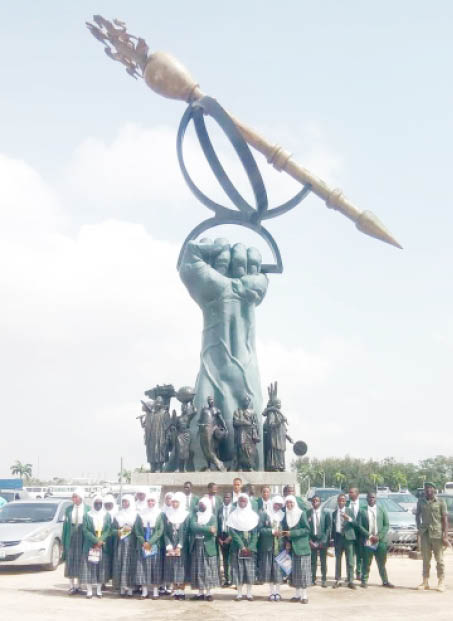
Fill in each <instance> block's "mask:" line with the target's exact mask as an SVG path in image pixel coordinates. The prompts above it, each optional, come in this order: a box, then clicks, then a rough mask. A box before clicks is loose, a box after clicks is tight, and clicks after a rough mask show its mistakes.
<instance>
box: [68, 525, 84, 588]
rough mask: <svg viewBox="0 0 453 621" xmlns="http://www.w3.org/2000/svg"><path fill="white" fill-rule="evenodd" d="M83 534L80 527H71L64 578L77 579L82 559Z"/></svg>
mask: <svg viewBox="0 0 453 621" xmlns="http://www.w3.org/2000/svg"><path fill="white" fill-rule="evenodd" d="M82 546H83V532H82V525H81V524H79V525H78V526H72V527H71V541H70V543H69V549H68V551H67V554H66V565H65V568H64V575H65V576H66V578H79V577H80V573H81V566H82V557H83V551H82Z"/></svg>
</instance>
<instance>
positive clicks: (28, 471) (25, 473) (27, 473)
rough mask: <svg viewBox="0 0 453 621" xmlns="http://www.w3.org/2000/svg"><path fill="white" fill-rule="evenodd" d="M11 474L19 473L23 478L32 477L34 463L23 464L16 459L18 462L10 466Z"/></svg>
mask: <svg viewBox="0 0 453 621" xmlns="http://www.w3.org/2000/svg"><path fill="white" fill-rule="evenodd" d="M10 470H11V474H17V475H19V477H20V478H21V479H27V480H28V479H31V477H32V475H33V465H32V464H23V463H22V462H21V461H19V460H18V459H16V463H14V464H13V465H12V466H10Z"/></svg>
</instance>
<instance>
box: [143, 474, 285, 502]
mask: <svg viewBox="0 0 453 621" xmlns="http://www.w3.org/2000/svg"><path fill="white" fill-rule="evenodd" d="M236 477H239V478H240V479H242V485H245V484H246V483H252V484H253V485H254V486H255V493H256V495H257V496H259V495H260V491H261V487H262V486H263V485H269V486H270V487H271V490H272V492H273V493H281V491H282V489H283V487H284V486H285V485H291V484H292V485H297V473H296V472H212V471H206V472H134V473H133V474H132V481H131V483H132V485H153V486H156V485H160V486H161V487H162V494H166V493H167V492H176V491H182V488H183V485H184V483H185V482H186V481H190V482H191V483H192V486H193V493H194V494H196V495H197V496H202V495H203V494H205V493H207V486H208V483H211V482H212V483H216V485H217V487H218V491H217V493H218V495H219V496H221V497H222V496H223V492H225V491H226V490H230V491H231V490H232V487H233V479H235V478H236Z"/></svg>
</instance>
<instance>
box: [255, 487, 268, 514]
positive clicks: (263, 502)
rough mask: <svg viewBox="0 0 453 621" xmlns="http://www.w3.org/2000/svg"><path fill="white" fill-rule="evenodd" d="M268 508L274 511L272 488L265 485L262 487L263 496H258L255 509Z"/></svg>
mask: <svg viewBox="0 0 453 621" xmlns="http://www.w3.org/2000/svg"><path fill="white" fill-rule="evenodd" d="M268 509H269V511H272V499H271V488H270V487H269V486H268V485H264V486H263V487H262V488H261V496H260V497H259V498H258V501H257V508H256V509H255V511H267V510H268Z"/></svg>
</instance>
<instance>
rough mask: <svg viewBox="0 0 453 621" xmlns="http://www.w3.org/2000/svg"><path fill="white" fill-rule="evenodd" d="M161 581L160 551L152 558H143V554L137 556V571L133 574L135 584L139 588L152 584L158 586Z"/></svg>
mask: <svg viewBox="0 0 453 621" xmlns="http://www.w3.org/2000/svg"><path fill="white" fill-rule="evenodd" d="M161 580H162V557H161V553H160V549H159V550H158V551H157V554H154V555H153V556H147V557H146V558H144V557H143V553H142V551H141V550H140V552H139V553H138V554H137V569H136V574H135V584H138V585H140V586H142V585H147V584H153V585H159V584H160V583H161Z"/></svg>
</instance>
